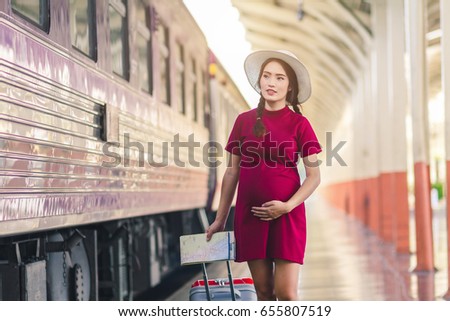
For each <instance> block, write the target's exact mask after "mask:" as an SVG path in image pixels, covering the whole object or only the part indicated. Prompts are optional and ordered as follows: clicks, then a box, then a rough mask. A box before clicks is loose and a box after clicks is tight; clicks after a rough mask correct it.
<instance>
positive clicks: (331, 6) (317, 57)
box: [231, 0, 440, 139]
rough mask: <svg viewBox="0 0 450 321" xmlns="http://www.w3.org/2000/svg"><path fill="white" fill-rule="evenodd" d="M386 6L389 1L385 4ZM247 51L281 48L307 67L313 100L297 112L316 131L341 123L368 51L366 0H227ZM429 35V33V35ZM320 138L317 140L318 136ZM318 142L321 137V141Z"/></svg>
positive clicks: (432, 3)
mask: <svg viewBox="0 0 450 321" xmlns="http://www.w3.org/2000/svg"><path fill="white" fill-rule="evenodd" d="M388 1H389V0H388ZM231 2H232V4H233V6H234V7H236V8H237V9H238V11H239V13H240V20H241V22H242V23H243V25H244V27H245V29H246V37H247V40H248V41H249V42H250V43H251V45H252V49H253V50H259V49H287V50H290V51H292V52H293V53H294V54H296V55H297V57H299V59H300V60H301V61H302V62H303V63H304V64H305V65H306V67H307V68H308V70H309V72H310V75H311V80H312V88H313V95H312V97H311V99H310V100H309V101H307V102H306V103H305V104H304V105H303V107H304V112H305V114H306V115H308V118H309V119H310V120H311V121H312V122H313V123H314V126H315V128H317V129H318V132H321V133H324V132H326V131H331V130H333V129H334V128H335V126H336V125H337V124H338V123H339V120H340V119H341V118H342V116H343V113H344V110H345V106H347V105H348V103H349V99H351V95H352V92H353V91H354V90H355V84H356V79H357V77H359V76H360V74H361V71H362V69H364V68H368V66H365V64H367V61H368V56H369V54H370V51H371V50H372V27H371V23H372V21H371V2H372V1H370V0H231ZM427 3H428V8H427V10H428V17H429V18H428V29H429V32H428V35H429V36H430V35H435V34H436V31H439V28H440V26H439V14H440V12H439V0H428V2H427ZM433 32H434V33H433ZM428 38H429V42H428V44H429V46H430V47H431V46H435V45H438V46H437V47H435V50H434V51H433V53H434V54H433V55H430V59H431V60H430V65H429V75H430V96H432V95H433V93H435V92H436V91H439V87H440V50H439V47H440V46H439V42H440V38H439V36H437V37H436V36H430V37H428ZM319 138H320V137H319ZM322 139H323V138H322Z"/></svg>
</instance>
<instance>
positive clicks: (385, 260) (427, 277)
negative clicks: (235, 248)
mask: <svg viewBox="0 0 450 321" xmlns="http://www.w3.org/2000/svg"><path fill="white" fill-rule="evenodd" d="M306 208H307V219H308V243H307V250H306V257H305V264H304V265H303V266H302V267H301V269H300V280H299V286H298V293H299V299H300V300H303V301H314V300H320V301H342V300H370V301H379V300H396V301H397V300H443V295H444V294H445V293H446V292H447V289H448V284H447V283H448V282H447V247H446V242H447V241H446V233H445V229H446V218H445V211H444V209H440V210H435V211H434V213H433V229H434V230H433V233H434V247H435V266H436V269H437V271H436V272H435V273H423V274H421V273H414V272H412V271H413V269H414V267H415V263H416V257H415V254H414V251H415V240H414V235H415V232H414V220H413V215H411V224H410V225H411V226H410V229H411V233H410V234H411V252H412V253H411V254H410V255H408V254H404V255H398V254H396V253H395V250H394V246H393V245H392V244H386V243H384V242H382V241H381V240H380V239H379V238H378V237H377V236H375V235H374V234H373V233H372V232H371V231H369V230H368V229H367V228H365V227H364V226H363V225H362V224H361V223H360V222H358V221H356V220H355V219H354V218H352V217H349V216H348V215H346V214H345V213H343V212H341V211H339V210H337V209H335V208H333V207H331V206H330V205H328V204H327V203H326V202H325V201H324V200H323V199H321V198H319V197H315V198H314V199H312V200H309V201H308V203H307V204H306ZM232 268H233V275H234V276H235V277H242V276H250V271H249V270H248V267H247V264H246V263H235V262H233V263H232ZM207 270H208V276H209V277H210V278H215V277H221V278H222V277H226V276H227V270H226V264H225V263H224V262H217V263H213V264H210V265H209V266H208V269H207ZM200 271H201V270H200V266H199V272H200ZM200 278H201V274H200V273H199V274H198V275H196V276H195V277H193V278H192V279H191V280H188V281H187V283H186V284H185V285H184V286H182V287H181V288H179V289H178V290H177V291H176V292H175V293H173V295H171V296H170V297H169V298H168V299H167V300H169V301H174V300H175V301H185V300H189V289H190V286H191V284H192V283H193V282H194V281H195V280H196V279H200Z"/></svg>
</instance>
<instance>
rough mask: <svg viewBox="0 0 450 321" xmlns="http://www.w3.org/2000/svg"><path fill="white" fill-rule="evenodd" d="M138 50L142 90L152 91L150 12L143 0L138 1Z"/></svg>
mask: <svg viewBox="0 0 450 321" xmlns="http://www.w3.org/2000/svg"><path fill="white" fill-rule="evenodd" d="M136 4H137V7H136V16H137V40H136V45H137V50H138V56H139V57H138V75H139V86H140V88H141V89H142V90H144V91H146V92H148V93H152V91H153V84H152V77H151V75H152V72H151V69H150V68H151V66H152V50H151V48H152V46H151V42H150V41H151V32H150V25H151V24H150V23H151V21H150V12H149V7H148V6H146V5H145V2H144V1H143V0H139V1H137V3H136Z"/></svg>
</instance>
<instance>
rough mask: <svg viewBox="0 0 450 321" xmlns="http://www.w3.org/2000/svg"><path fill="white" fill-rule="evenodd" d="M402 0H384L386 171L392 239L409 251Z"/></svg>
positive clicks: (401, 249)
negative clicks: (388, 164) (388, 115)
mask: <svg viewBox="0 0 450 321" xmlns="http://www.w3.org/2000/svg"><path fill="white" fill-rule="evenodd" d="M404 15H405V10H404V0H390V1H388V3H387V28H388V36H387V38H388V41H387V44H388V78H387V80H388V81H387V84H388V90H387V91H388V106H389V110H390V113H391V114H392V139H391V142H392V149H391V150H390V152H391V153H392V154H391V155H390V157H392V167H391V168H390V170H391V172H390V175H389V178H390V183H391V184H392V185H391V187H392V189H393V193H392V194H391V197H392V199H391V201H392V207H391V211H392V213H391V215H392V218H393V242H394V245H395V249H396V251H397V252H398V253H405V254H409V251H410V249H409V208H408V182H407V162H406V156H407V148H406V146H407V145H406V122H405V120H406V101H407V91H406V70H405V40H406V39H405V38H406V37H405V24H404V23H405V19H404Z"/></svg>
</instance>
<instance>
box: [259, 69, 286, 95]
mask: <svg viewBox="0 0 450 321" xmlns="http://www.w3.org/2000/svg"><path fill="white" fill-rule="evenodd" d="M259 85H260V88H261V94H262V96H263V97H264V99H265V100H266V102H272V103H275V102H282V103H283V104H285V102H286V95H287V93H288V89H289V78H288V77H287V75H286V72H285V71H284V69H283V67H282V66H281V64H280V63H279V62H277V61H271V62H269V63H268V64H267V65H266V66H265V67H264V70H263V72H262V75H261V79H260V80H259Z"/></svg>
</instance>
